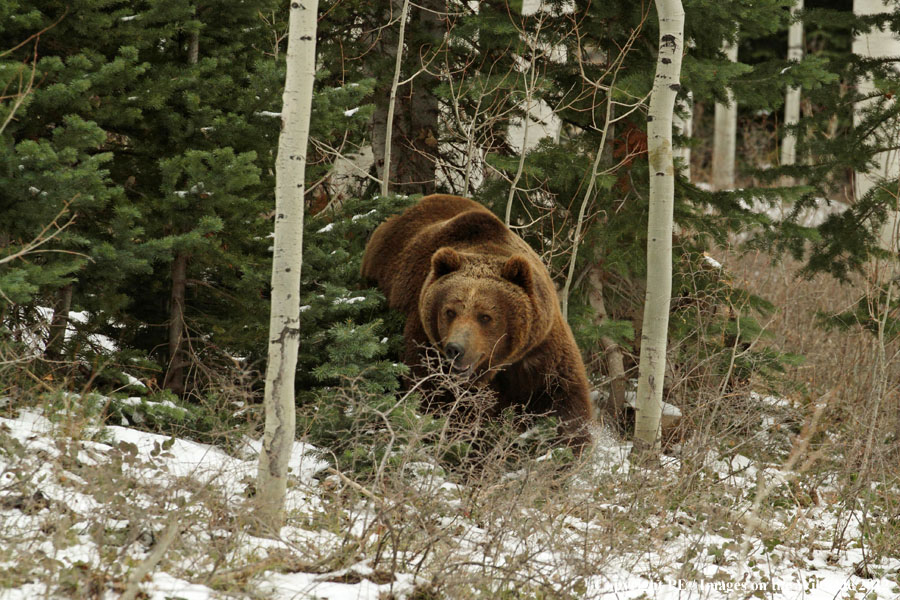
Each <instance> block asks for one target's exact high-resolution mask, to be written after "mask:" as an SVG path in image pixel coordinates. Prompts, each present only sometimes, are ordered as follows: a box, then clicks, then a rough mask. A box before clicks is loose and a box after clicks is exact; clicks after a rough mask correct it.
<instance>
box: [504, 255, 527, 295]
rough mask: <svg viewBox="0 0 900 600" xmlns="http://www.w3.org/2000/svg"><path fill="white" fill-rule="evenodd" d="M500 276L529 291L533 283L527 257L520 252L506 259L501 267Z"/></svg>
mask: <svg viewBox="0 0 900 600" xmlns="http://www.w3.org/2000/svg"><path fill="white" fill-rule="evenodd" d="M500 276H501V277H503V279H506V280H507V281H509V282H511V283H514V284H516V285H517V286H519V287H520V288H522V289H523V290H525V291H526V292H528V293H531V288H532V284H533V280H532V276H531V265H529V264H528V259H527V258H525V257H524V256H522V255H521V254H515V255H513V256H510V257H509V260H507V261H506V264H505V265H503V269H502V270H501V271H500Z"/></svg>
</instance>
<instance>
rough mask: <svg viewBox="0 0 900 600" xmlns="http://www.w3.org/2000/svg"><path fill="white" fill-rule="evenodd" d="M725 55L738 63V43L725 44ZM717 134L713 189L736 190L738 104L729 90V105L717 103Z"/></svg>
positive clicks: (714, 139) (714, 150)
mask: <svg viewBox="0 0 900 600" xmlns="http://www.w3.org/2000/svg"><path fill="white" fill-rule="evenodd" d="M723 50H724V51H725V55H726V56H727V57H728V60H730V61H731V62H737V53H738V47H737V41H735V43H734V44H725V47H724V48H723ZM715 123H716V125H715V132H714V133H713V159H712V177H713V182H712V183H713V189H716V190H730V189H734V157H735V149H736V143H735V140H736V139H737V103H736V102H735V101H734V95H733V94H732V93H731V90H728V103H727V104H722V103H720V102H716V116H715Z"/></svg>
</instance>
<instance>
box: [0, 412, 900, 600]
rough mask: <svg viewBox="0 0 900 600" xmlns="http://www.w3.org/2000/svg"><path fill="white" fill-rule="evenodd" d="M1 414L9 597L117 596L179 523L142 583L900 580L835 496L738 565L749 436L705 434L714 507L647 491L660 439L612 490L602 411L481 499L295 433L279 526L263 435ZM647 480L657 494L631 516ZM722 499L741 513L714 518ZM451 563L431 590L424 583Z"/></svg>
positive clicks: (668, 593)
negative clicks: (177, 432)
mask: <svg viewBox="0 0 900 600" xmlns="http://www.w3.org/2000/svg"><path fill="white" fill-rule="evenodd" d="M5 414H7V415H8V417H7V418H0V599H2V600H19V599H22V600H24V599H31V598H38V597H40V598H88V597H95V598H108V599H112V598H117V597H119V596H120V595H121V594H122V593H124V592H126V591H127V590H128V588H129V585H130V581H131V579H130V578H131V576H132V574H133V573H134V572H135V570H136V569H137V568H138V567H139V566H140V565H142V564H143V563H144V562H145V561H147V560H148V557H149V556H151V555H152V554H153V552H154V550H155V549H156V548H157V546H158V545H159V544H163V543H164V542H163V541H161V540H163V539H164V538H165V534H164V530H166V528H167V527H168V526H169V525H170V524H173V523H174V524H176V525H178V527H179V529H178V531H179V540H178V541H177V542H176V543H174V544H172V546H171V547H168V548H167V551H166V552H165V556H164V559H163V560H162V561H161V562H160V563H159V564H158V565H156V566H155V567H153V568H152V569H151V570H150V572H149V574H148V575H147V576H146V577H144V578H143V579H142V580H141V581H140V582H139V590H136V589H135V590H132V591H139V592H140V595H139V596H138V597H140V598H149V599H151V600H165V599H169V598H184V599H187V600H207V599H213V598H274V599H282V598H284V599H288V598H290V599H313V598H316V599H332V600H350V599H367V600H368V599H371V600H387V599H391V598H393V599H400V598H409V597H412V596H413V594H414V593H415V594H417V596H416V597H418V598H437V597H441V598H444V597H447V598H456V597H460V598H463V597H465V598H470V597H472V598H492V597H501V596H502V597H504V598H506V597H527V598H531V597H541V598H597V599H606V598H609V599H616V600H620V599H621V600H624V599H631V598H634V599H637V598H661V599H670V598H671V599H675V598H678V599H685V598H698V599H700V598H746V597H761V598H778V599H782V598H783V599H794V598H796V599H815V600H833V599H836V598H900V589H898V572H900V560H898V558H896V557H895V558H893V559H890V560H883V561H881V563H880V564H877V565H876V564H871V565H869V569H870V571H871V573H872V576H871V577H869V578H861V577H859V576H857V575H856V574H855V571H858V569H857V566H858V565H860V564H863V562H864V561H865V560H866V559H867V557H866V554H865V552H864V550H863V548H860V547H858V546H855V545H853V544H849V545H847V547H845V548H843V549H840V550H832V549H831V538H832V535H833V532H834V531H835V528H836V526H837V521H836V519H837V517H836V516H835V515H834V514H833V511H832V510H830V507H829V506H828V505H827V504H824V505H815V504H813V505H809V506H800V505H798V504H791V505H790V506H788V507H786V508H783V509H781V511H780V512H778V513H776V514H775V515H774V516H773V517H772V518H771V519H770V520H769V521H768V522H766V523H765V524H764V526H762V527H761V528H759V529H758V531H759V532H760V533H759V534H755V535H753V536H750V537H749V538H747V539H749V541H750V542H751V543H750V546H749V552H748V554H747V556H748V561H747V562H746V565H745V566H747V567H748V569H747V571H746V572H747V573H748V575H747V577H746V578H745V579H743V580H741V581H737V582H736V579H735V577H736V576H737V574H738V573H739V572H740V569H741V567H742V565H744V563H743V562H742V561H741V560H740V542H742V541H744V539H743V538H742V537H741V536H740V535H737V536H735V535H732V533H733V532H734V531H740V530H741V526H740V525H739V523H740V521H741V519H744V518H745V517H747V511H748V507H749V505H750V500H751V499H752V495H753V493H754V491H755V489H756V482H757V481H758V480H759V478H761V477H763V478H767V479H770V478H773V477H777V476H779V475H778V473H779V468H778V467H777V466H775V465H760V464H757V463H756V462H755V461H752V460H750V459H748V458H746V457H743V456H741V455H732V456H731V457H719V456H716V455H715V454H713V453H712V452H710V453H709V456H708V458H707V460H706V466H707V468H708V470H709V472H710V473H711V474H712V476H713V477H714V478H715V479H717V482H716V483H715V484H714V485H718V486H720V487H721V488H722V490H734V491H735V493H734V494H733V495H731V496H730V497H726V495H725V494H717V493H713V494H711V495H710V496H709V497H710V498H720V499H721V502H722V506H721V507H705V508H704V507H700V506H693V505H689V504H685V505H682V506H679V507H676V508H671V507H667V506H659V507H658V508H654V506H653V498H654V497H656V495H657V494H659V493H660V491H661V489H662V488H664V487H666V486H667V485H669V484H670V483H671V482H672V481H676V480H677V479H678V478H679V477H681V476H682V473H684V472H685V469H686V465H685V464H682V462H681V461H680V460H678V459H675V458H667V459H666V460H665V462H664V465H663V468H662V469H661V470H659V471H654V472H652V473H650V474H649V475H645V477H646V480H645V482H644V485H643V487H639V488H638V489H640V490H643V491H642V493H641V494H639V496H637V497H632V498H631V499H630V500H629V499H628V498H627V497H626V496H621V497H617V496H615V495H613V496H612V497H609V496H607V495H605V493H604V492H601V491H600V490H601V489H616V487H617V486H619V485H622V486H623V489H624V487H625V486H626V483H627V480H628V478H629V477H635V476H637V477H640V476H642V475H641V472H640V470H637V469H635V468H634V467H632V466H630V465H629V461H628V453H629V446H628V445H627V444H621V443H619V442H617V441H616V439H615V438H614V437H613V436H612V435H611V434H609V433H608V432H605V431H599V432H597V436H596V437H597V448H596V450H595V453H594V456H593V457H592V462H591V464H590V465H589V468H587V469H584V470H581V471H579V472H578V474H577V475H575V476H573V477H572V478H571V479H570V481H569V482H568V483H567V484H566V485H567V486H568V487H567V488H566V490H565V493H563V494H560V495H559V498H558V499H554V500H553V502H552V503H551V502H550V501H548V505H547V506H542V505H541V503H540V502H536V503H531V504H530V505H528V506H521V507H518V508H514V509H511V510H505V511H500V512H489V510H488V506H487V505H488V504H489V502H490V501H489V500H488V499H489V498H491V497H492V496H491V495H490V492H491V490H480V489H477V488H476V487H474V486H475V485H476V484H469V485H460V484H458V483H453V482H451V481H448V479H447V478H446V477H445V476H444V473H443V471H442V470H441V468H439V467H437V466H435V465H432V464H430V463H427V462H410V463H409V464H407V465H406V466H405V468H404V470H403V472H402V475H400V476H401V477H404V478H406V479H408V480H409V490H412V493H410V495H409V496H408V497H405V498H401V499H400V500H397V499H395V498H388V497H381V496H379V495H377V494H374V493H372V492H371V491H368V490H365V489H364V488H362V487H361V486H359V484H354V485H356V486H359V489H357V488H355V487H354V485H345V484H347V482H349V481H350V478H348V477H341V476H339V475H338V474H336V473H333V472H331V471H330V470H328V463H326V462H325V461H324V460H323V459H322V453H321V452H320V451H319V450H318V449H317V448H315V447H313V446H311V445H309V444H305V443H302V442H297V443H295V445H294V451H293V454H292V457H291V463H290V465H291V472H292V481H291V485H290V486H289V493H288V524H287V526H285V527H284V528H283V529H282V531H281V533H280V536H279V537H278V539H269V538H263V537H256V536H254V535H251V534H250V533H248V532H247V528H246V527H245V526H243V525H241V523H242V521H241V518H242V516H245V515H246V512H247V511H248V506H250V505H249V504H248V502H247V495H248V491H249V489H251V487H252V485H253V481H254V478H255V474H256V459H255V453H256V452H258V450H259V443H258V442H249V443H248V444H247V447H245V448H240V449H238V450H237V451H235V454H237V455H240V456H244V457H245V458H238V457H237V456H233V455H231V454H228V453H226V452H225V451H223V450H222V449H220V448H217V447H213V446H209V445H205V444H200V443H197V442H193V441H189V440H185V439H177V438H171V437H165V436H161V435H156V434H152V433H147V432H143V431H139V430H137V429H132V428H128V427H119V426H106V427H98V426H94V425H89V424H88V425H83V426H79V424H78V423H77V422H75V420H74V419H71V418H68V419H65V418H64V419H61V420H60V419H55V418H54V420H53V421H51V419H48V418H47V417H45V416H44V415H42V414H40V413H39V412H38V411H35V410H19V411H18V412H17V413H13V412H9V411H8V412H7V413H5ZM51 417H52V415H51ZM509 475H510V476H509V477H508V478H506V479H505V480H501V482H500V483H495V484H492V485H493V486H495V487H496V486H502V485H509V486H510V487H509V488H508V489H509V490H513V489H515V486H516V485H518V483H517V478H520V479H522V480H523V481H524V480H525V479H527V477H528V476H527V474H524V475H523V474H521V473H511V474H509ZM777 481H778V480H776V482H777ZM351 483H352V482H351ZM522 485H523V486H524V485H525V484H524V483H523V484H522ZM710 485H713V484H710ZM603 486H606V487H603ZM356 492H360V493H356ZM363 492H364V493H363ZM506 493H507V491H506V490H505V489H504V490H501V492H500V493H499V494H496V495H495V496H494V497H497V496H499V497H500V498H501V499H502V497H503V495H504V494H506ZM660 497H662V496H660ZM473 498H475V500H472V499H473ZM554 498H555V497H554ZM643 500H649V502H648V504H649V506H650V507H651V509H652V510H651V511H650V512H648V513H646V514H644V515H643V516H641V517H640V518H638V517H636V516H635V514H636V513H634V511H635V510H636V509H635V505H636V504H638V503H639V502H638V501H643ZM557 503H558V504H557ZM550 504H553V505H552V506H551V505H550ZM717 510H721V511H722V512H723V513H724V514H731V515H733V516H734V521H733V522H730V523H729V522H723V523H713V522H711V521H709V520H708V519H709V517H710V515H712V514H714V513H715V511H717ZM850 517H851V518H850V519H849V520H846V521H845V526H846V530H845V531H846V538H847V539H853V538H854V536H859V531H858V528H859V519H858V517H859V516H858V515H852V514H851V515H850ZM626 528H630V531H631V532H632V533H627V534H626V537H627V536H634V537H638V538H641V539H643V538H646V539H648V540H652V541H653V543H651V544H649V545H647V546H645V547H642V548H629V547H627V544H626V545H624V546H622V547H616V546H615V545H616V544H617V543H618V542H616V541H615V540H620V539H622V538H621V537H617V536H621V535H622V534H623V531H622V530H623V529H626ZM800 530H802V531H803V534H802V535H798V531H800ZM729 532H732V533H729ZM797 539H804V540H805V542H804V543H803V544H797V543H796V540H797ZM607 540H609V541H607ZM791 540H794V541H793V542H792V541H791ZM388 544H393V546H392V547H391V548H388ZM609 546H614V547H609ZM417 548H418V550H417ZM422 548H425V550H424V551H423V550H421V549H422ZM339 564H340V565H343V566H341V567H340V568H335V566H336V565H339ZM451 579H452V580H453V581H454V582H455V583H454V584H453V585H451V586H445V587H444V588H441V589H443V590H444V591H443V592H441V593H435V594H436V595H428V594H429V591H428V590H429V589H430V588H429V586H430V585H432V584H434V583H435V582H438V583H440V582H445V583H446V582H447V581H450V580H451ZM468 585H470V586H471V587H467V586H468ZM511 589H512V590H514V591H515V594H516V595H515V596H513V595H511V592H510V590H511ZM460 590H465V593H463V592H462V591H460Z"/></svg>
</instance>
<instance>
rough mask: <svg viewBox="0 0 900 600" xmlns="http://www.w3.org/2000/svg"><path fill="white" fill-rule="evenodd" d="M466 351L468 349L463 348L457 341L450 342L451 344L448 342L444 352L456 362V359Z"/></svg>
mask: <svg viewBox="0 0 900 600" xmlns="http://www.w3.org/2000/svg"><path fill="white" fill-rule="evenodd" d="M465 351H466V349H465V348H463V346H462V344H457V343H455V342H450V343H449V344H447V347H446V348H444V354H446V355H447V358H449V359H450V360H452V361H454V362H455V361H456V359H457V358H459V357H460V356H461V355H462V354H463V353H464V352H465Z"/></svg>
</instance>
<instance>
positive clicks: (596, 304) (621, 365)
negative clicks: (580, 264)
mask: <svg viewBox="0 0 900 600" xmlns="http://www.w3.org/2000/svg"><path fill="white" fill-rule="evenodd" d="M588 302H589V303H590V305H591V308H593V309H594V313H595V314H596V318H597V322H598V324H599V323H602V322H603V321H606V320H607V319H609V315H608V313H607V312H606V302H605V301H604V300H603V270H602V269H601V267H600V264H599V263H598V264H595V265H593V266H592V267H591V270H590V271H588ZM600 344H601V346H602V347H603V354H604V357H605V358H606V374H607V376H608V377H609V400H608V401H607V403H606V407H605V412H606V414H607V415H608V416H609V419H610V422H611V423H612V424H613V425H614V427H616V428H620V427H622V428H623V429H624V427H623V423H624V414H625V383H626V378H625V360H624V358H623V356H622V347H621V346H619V344H617V343H616V342H615V341H613V339H612V338H610V337H609V336H601V337H600Z"/></svg>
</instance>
